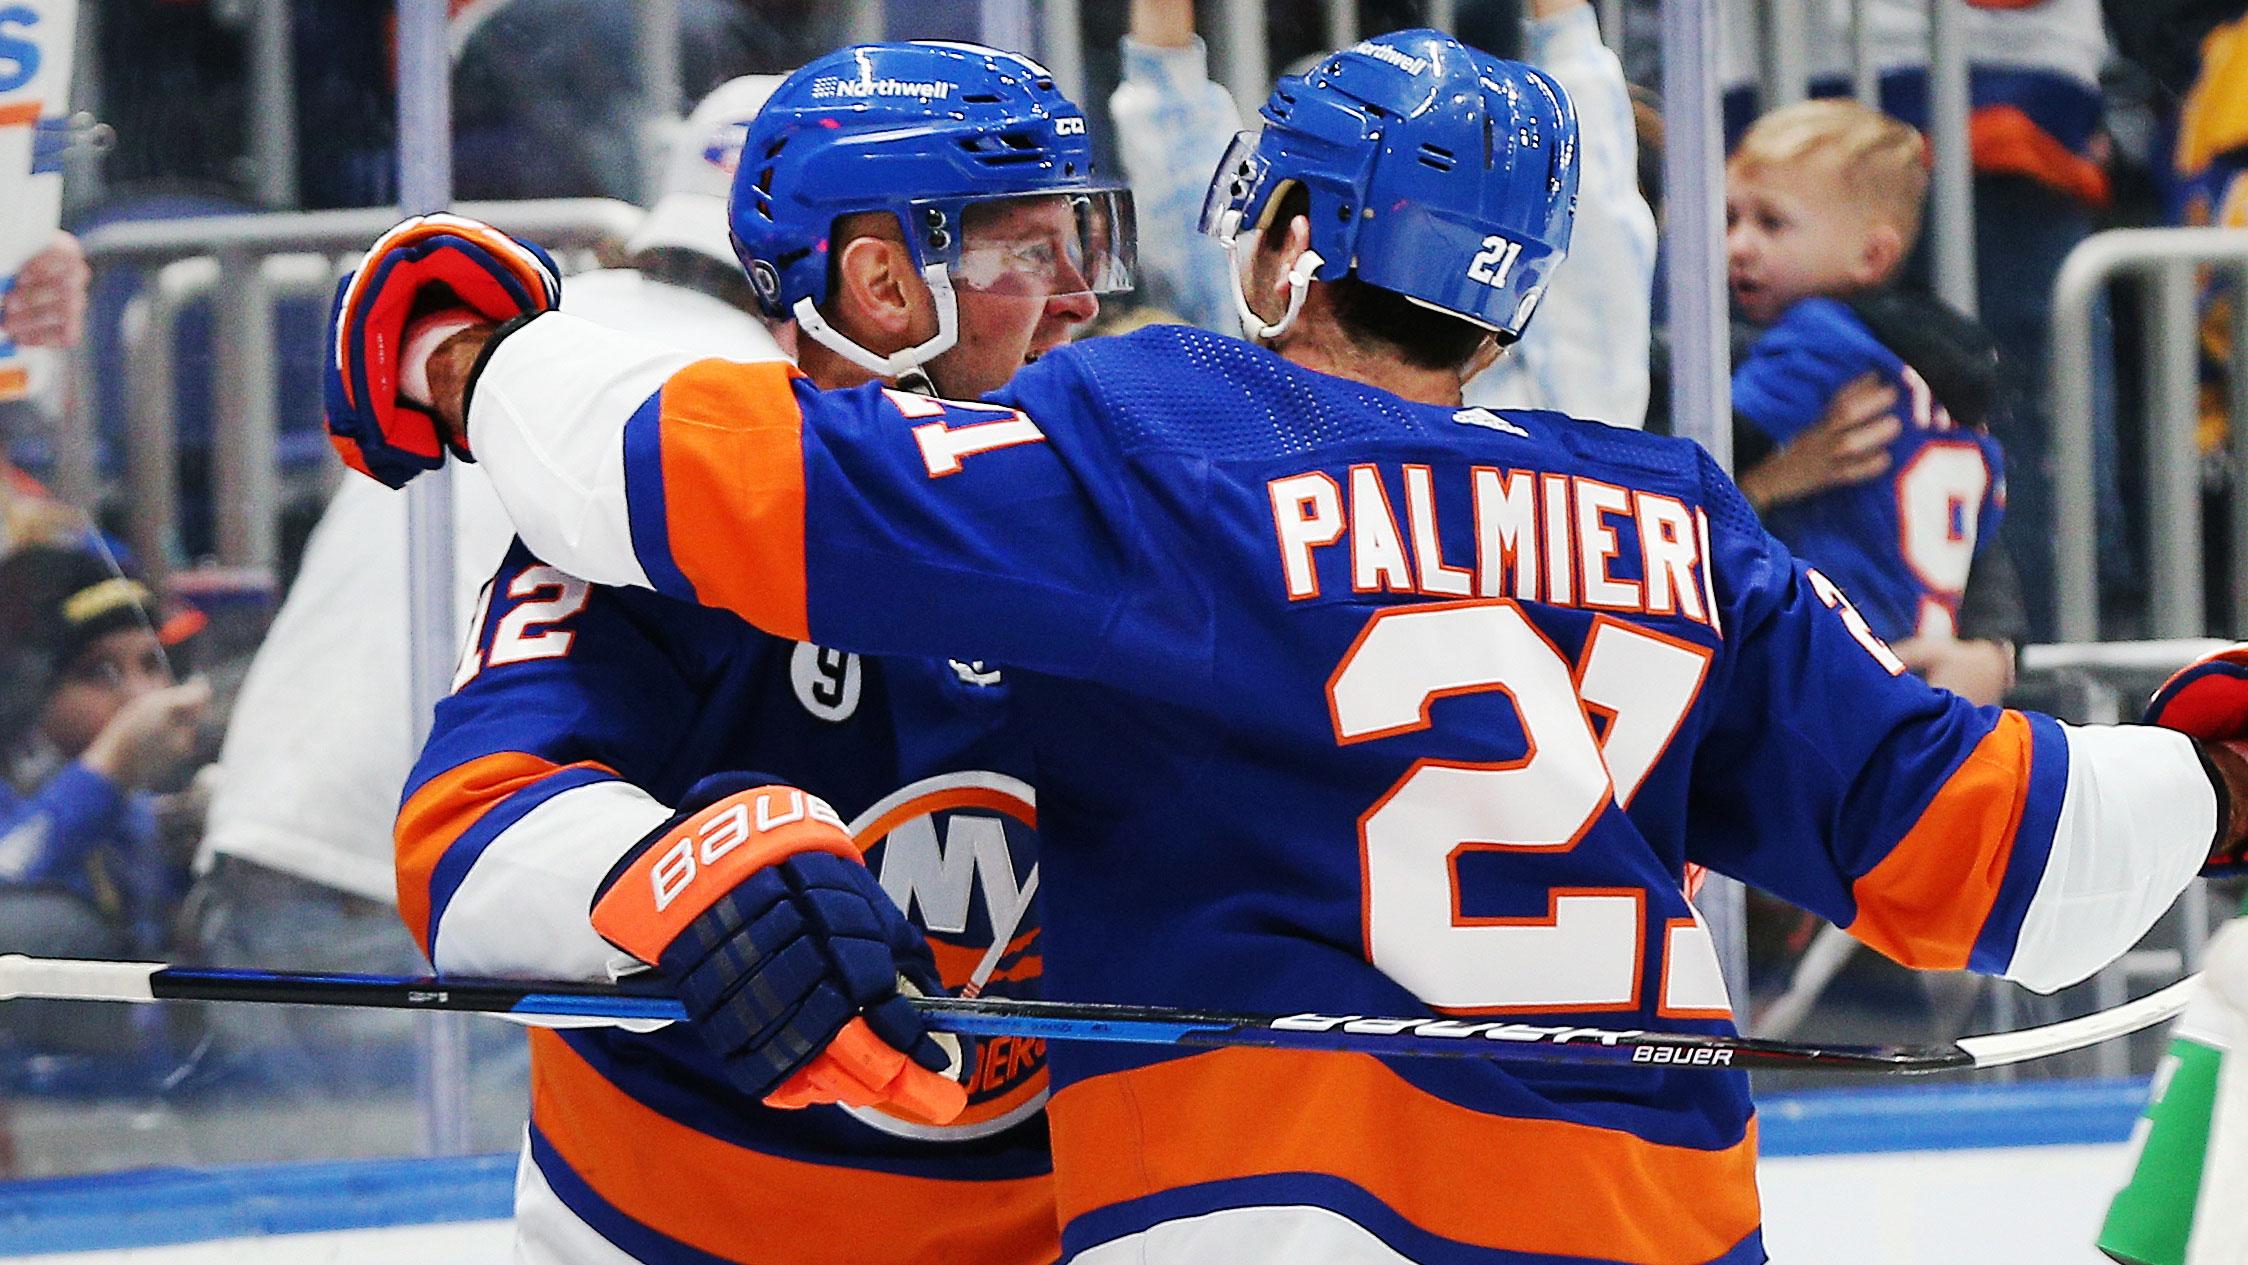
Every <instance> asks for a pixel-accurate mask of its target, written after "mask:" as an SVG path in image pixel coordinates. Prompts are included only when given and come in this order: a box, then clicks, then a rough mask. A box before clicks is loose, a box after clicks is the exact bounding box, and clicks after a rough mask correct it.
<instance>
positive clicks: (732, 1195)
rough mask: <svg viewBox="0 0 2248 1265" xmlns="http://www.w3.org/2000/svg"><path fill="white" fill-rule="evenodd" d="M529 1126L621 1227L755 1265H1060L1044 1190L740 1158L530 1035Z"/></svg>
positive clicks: (545, 1036)
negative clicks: (622, 1220)
mask: <svg viewBox="0 0 2248 1265" xmlns="http://www.w3.org/2000/svg"><path fill="white" fill-rule="evenodd" d="M531 1118H532V1119H533V1120H534V1121H536V1122H537V1124H538V1127H539V1131H540V1132H541V1133H542V1134H544V1135H545V1136H546V1139H547V1140H548V1141H549V1142H550V1143H552V1144H553V1146H554V1149H555V1151H556V1153H558V1154H559V1155H561V1157H562V1158H563V1160H564V1162H566V1163H568V1164H569V1166H570V1168H571V1169H572V1170H573V1171H575V1172H576V1173H577V1175H578V1176H579V1177H581V1178H583V1179H584V1180H585V1182H586V1183H587V1184H588V1185H590V1186H591V1187H593V1189H594V1190H595V1191H596V1192H598V1193H599V1194H600V1196H601V1197H602V1198H603V1199H605V1200H607V1201H608V1202H609V1203H610V1204H611V1205H613V1206H614V1207H615V1208H616V1209H617V1210H618V1211H620V1212H622V1213H623V1214H624V1215H626V1216H628V1217H631V1218H632V1219H634V1220H635V1221H638V1222H640V1223H642V1224H643V1225H646V1226H649V1227H650V1228H652V1229H654V1230H656V1231H658V1232H659V1233H662V1234H665V1235H668V1236H669V1237H671V1238H674V1239H677V1240H679V1241H680V1242H682V1243H686V1244H688V1245H689V1246H691V1247H695V1248H699V1249H700V1250H702V1251H705V1252H709V1253H711V1254H712V1255H714V1256H718V1257H722V1258H724V1259H726V1260H729V1261H742V1262H755V1265H824V1263H825V1262H831V1261H854V1262H860V1263H861V1265H880V1263H881V1262H897V1263H898V1265H909V1263H912V1265H918V1263H920V1262H936V1261H973V1262H977V1263H978V1265H1016V1263H1020V1265H1043V1263H1044V1262H1049V1261H1052V1260H1053V1259H1054V1258H1056V1257H1058V1256H1060V1255H1061V1236H1060V1230H1059V1228H1058V1223H1057V1222H1056V1221H1055V1219H1054V1204H1053V1184H1052V1182H1051V1181H1049V1180H1048V1179H1046V1178H1043V1177H1037V1178H1017V1179H1010V1180H997V1181H962V1182H951V1181H941V1180H937V1179H935V1178H927V1177H905V1176H900V1175H897V1174H894V1173H880V1172H871V1171H867V1170H864V1169H854V1168H849V1167H846V1166H844V1165H842V1164H836V1165H827V1164H811V1163H806V1162H804V1161H801V1160H792V1159H786V1158H782V1157H780V1156H775V1155H765V1154H761V1153H759V1152H756V1151H751V1150H747V1149H745V1148H743V1147H739V1146H735V1145H733V1144H732V1143H729V1142H725V1141H721V1140H720V1139H718V1138H714V1137H711V1136H710V1135H708V1134H705V1133H699V1132H697V1131H695V1130H693V1129H690V1128H688V1127H687V1126H685V1125H682V1124H680V1123H679V1122H677V1121H675V1120H673V1119H671V1118H670V1117H668V1116H665V1115H663V1114H662V1113H660V1112H657V1111H654V1110H652V1109H650V1108H648V1107H647V1106H644V1105H643V1104H641V1103H639V1102H636V1101H634V1100H633V1099H632V1098H631V1097H629V1096H627V1095H626V1094H625V1093H624V1092H623V1091H621V1090H619V1089H618V1088H617V1087H616V1086H614V1085H612V1084H610V1083H609V1082H608V1081H607V1080H606V1079H604V1078H603V1077H602V1076H601V1074H600V1073H599V1072H597V1071H595V1070H594V1069H593V1068H592V1067H591V1066H590V1065H588V1064H587V1063H586V1061H585V1060H584V1059H582V1058H580V1057H578V1055H577V1053H576V1052H575V1051H573V1050H571V1049H570V1047H569V1046H568V1045H567V1044H565V1043H564V1042H563V1040H562V1039H561V1038H560V1037H558V1036H556V1035H555V1034H554V1033H552V1032H549V1031H545V1030H543V1029H533V1030H532V1032H531Z"/></svg>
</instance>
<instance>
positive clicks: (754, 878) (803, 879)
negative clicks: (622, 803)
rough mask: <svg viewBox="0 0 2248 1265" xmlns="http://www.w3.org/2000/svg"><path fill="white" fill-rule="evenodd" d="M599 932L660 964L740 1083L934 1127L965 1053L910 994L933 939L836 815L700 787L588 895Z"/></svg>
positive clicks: (924, 990)
mask: <svg viewBox="0 0 2248 1265" xmlns="http://www.w3.org/2000/svg"><path fill="white" fill-rule="evenodd" d="M592 917H593V929H594V930H595V931H597V932H599V933H600V934H601V935H602V937H603V938H605V939H607V940H608V941H609V943H611V944H613V945H615V946H617V947H618V948H620V949H622V950H624V951H625V952H626V953H629V954H631V955H632V956H633V957H635V958H637V959H639V960H640V961H642V962H646V963H648V964H649V965H651V966H653V967H655V968H656V970H657V971H658V972H659V973H660V974H662V976H663V978H664V979H665V981H666V982H668V983H669V984H670V985H671V986H672V988H673V990H674V991H675V992H676V993H677V994H678V996H679V1000H680V1001H681V1002H682V1003H683V1004H684V1005H685V1006H686V1009H687V1015H688V1018H689V1020H690V1021H691V1024H692V1027H693V1030H694V1032H695V1033H696V1035H697V1036H699V1037H701V1038H702V1040H703V1042H704V1044H705V1045H707V1046H708V1047H709V1049H710V1051H711V1053H712V1054H714V1055H716V1056H717V1058H718V1060H719V1063H720V1065H721V1066H722V1067H723V1068H724V1070H725V1073H726V1077H727V1079H728V1080H729V1081H731V1082H732V1083H733V1084H734V1085H735V1087H736V1088H738V1089H740V1090H741V1091H742V1092H744V1093H747V1094H750V1095H752V1096H754V1097H757V1098H760V1099H763V1100H764V1101H765V1102H767V1103H768V1104H770V1105H772V1106H777V1107H805V1106H811V1105H814V1104H818V1103H836V1102H840V1103H845V1104H848V1105H850V1106H854V1107H877V1106H878V1107H885V1108H887V1109H889V1110H891V1111H893V1112H895V1113H897V1114H899V1115H903V1116H906V1117H908V1118H910V1119H913V1120H917V1121H920V1122H922V1123H927V1124H944V1123H946V1122H948V1121H950V1120H952V1119H953V1118H954V1117H956V1116H958V1115H959V1114H960V1112H961V1111H962V1109H964V1108H965V1107H966V1106H967V1102H968V1095H967V1091H966V1089H965V1088H963V1087H962V1085H961V1083H960V1080H959V1079H958V1077H959V1076H960V1074H961V1072H962V1069H964V1068H967V1067H972V1066H974V1060H973V1058H972V1057H971V1053H970V1050H969V1049H968V1043H967V1042H965V1041H964V1040H962V1039H961V1038H957V1037H954V1036H952V1035H950V1034H941V1033H932V1032H930V1031H929V1030H928V1027H927V1025H925V1024H924V1023H923V1022H922V1020H921V1016H920V1013H919V1012H918V1011H916V1010H915V1009H914V1008H913V1006H912V1004H911V1002H910V1001H908V1000H907V999H908V998H909V997H911V996H914V995H917V994H928V993H939V992H942V991H943V989H942V987H941V986H940V984H939V983H938V980H937V973H936V966H935V962H934V961H933V960H932V959H931V957H930V954H929V946H928V942H927V941H925V940H924V939H922V936H921V933H920V932H919V931H918V930H916V929H915V928H914V926H913V924H911V923H909V922H907V921H906V918H905V915H904V914H903V913H901V912H900V911H899V909H898V907H897V905H896V903H895V902H893V901H892V900H891V899H890V897H889V896H888V894H886V893H885V892H883V890H882V889H881V887H880V886H879V885H877V884H876V883H875V881H874V876H873V875H872V874H870V873H868V871H867V868H866V862H865V860H864V859H863V858H862V857H861V856H860V854H859V849H858V846H857V845H856V844H855V843H853V842H852V841H851V837H850V835H849V834H847V833H845V831H844V829H843V826H842V823H841V821H840V820H839V819H838V818H837V816H836V814H835V810H834V809H832V808H829V807H828V806H827V804H825V803H824V802H822V801H821V800H820V799H819V798H818V797H816V796H813V795H809V794H806V793H805V792H803V791H800V790H797V789H795V788H793V787H789V786H785V785H778V784H775V783H774V782H773V780H772V779H767V778H761V777H758V776H756V775H754V774H743V773H730V774H720V775H718V776H716V777H710V778H705V779H703V781H702V782H700V783H698V784H697V785H696V786H695V788H694V789H693V790H692V791H690V792H688V794H687V797H686V798H685V800H683V801H682V802H681V804H680V807H679V811H678V812H677V813H675V814H674V815H673V816H672V818H671V819H670V820H669V821H667V822H665V823H664V824H663V825H661V826H659V827H657V828H656V829H655V830H653V831H651V832H649V834H648V836H647V837H646V838H644V839H642V840H641V841H640V842H639V843H638V844H636V845H634V847H633V848H632V849H631V850H630V851H628V852H627V853H626V854H625V855H624V857H623V858H622V859H621V860H620V861H618V863H617V865H616V867H615V868H614V869H613V870H611V871H610V873H609V876H608V878H607V879H606V880H604V881H603V883H602V884H601V888H600V890H599V891H598V892H597V893H595V896H594V903H593V911H592Z"/></svg>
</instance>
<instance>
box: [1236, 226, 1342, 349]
mask: <svg viewBox="0 0 2248 1265" xmlns="http://www.w3.org/2000/svg"><path fill="white" fill-rule="evenodd" d="M1240 236H1241V212H1240V211H1238V210H1232V211H1227V212H1226V213H1225V222H1224V223H1223V224H1222V225H1221V226H1220V227H1219V230H1218V233H1217V238H1218V244H1219V245H1221V246H1223V247H1225V256H1226V263H1227V264H1228V265H1229V266H1228V268H1227V272H1229V273H1230V274H1231V275H1232V278H1233V305H1234V307H1235V309H1236V310H1237V311H1239V313H1240V315H1241V336H1242V337H1244V338H1246V339H1248V340H1249V341H1250V342H1253V343H1254V342H1264V341H1266V340H1267V339H1273V338H1278V337H1280V336H1281V335H1282V334H1284V333H1286V332H1287V331H1288V328H1289V327H1290V326H1292V325H1294V324H1295V323H1296V315H1297V314H1298V313H1300V312H1302V311H1303V310H1304V296H1305V295H1307V294H1309V293H1310V292H1311V282H1312V278H1313V277H1314V276H1315V275H1316V274H1317V273H1318V271H1319V270H1320V269H1321V268H1324V267H1326V266H1327V261H1326V260H1324V259H1321V258H1320V257H1319V252H1318V251H1316V250H1311V249H1308V248H1307V249H1305V251H1304V253H1303V254H1301V255H1298V256H1296V262H1295V264H1294V266H1293V267H1291V268H1289V269H1288V310H1287V311H1285V312H1282V313H1281V314H1280V319H1279V320H1278V321H1275V322H1273V323H1272V324H1269V325H1268V324H1266V323H1265V319H1264V318H1263V317H1261V316H1259V315H1257V312H1256V309H1255V308H1252V307H1250V306H1249V294H1248V290H1247V288H1246V287H1247V283H1246V282H1244V281H1243V280H1242V277H1241V272H1242V269H1241V243H1240Z"/></svg>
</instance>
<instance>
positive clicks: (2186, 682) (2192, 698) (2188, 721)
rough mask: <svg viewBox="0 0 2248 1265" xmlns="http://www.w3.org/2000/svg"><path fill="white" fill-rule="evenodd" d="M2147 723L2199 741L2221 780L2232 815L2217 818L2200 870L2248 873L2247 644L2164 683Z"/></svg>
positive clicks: (2182, 670)
mask: <svg viewBox="0 0 2248 1265" xmlns="http://www.w3.org/2000/svg"><path fill="white" fill-rule="evenodd" d="M2145 719H2146V723H2148V724H2150V725H2160V726H2162V727H2163V728H2165V729H2175V730H2178V731H2179V732H2180V733H2185V734H2190V735H2192V736H2193V737H2195V738H2198V739H2200V740H2201V751H2202V755H2203V756H2204V758H2206V759H2207V760H2208V761H2209V764H2210V766H2211V767H2212V768H2213V769H2215V770H2216V773H2217V776H2218V778H2219V779H2220V780H2221V781H2222V782H2223V783H2224V786H2225V792H2226V798H2227V799H2228V800H2229V801H2230V807H2231V813H2230V819H2229V820H2227V821H2224V822H2220V823H2218V828H2217V835H2218V838H2217V842H2216V845H2215V846H2214V847H2213V848H2212V849H2211V851H2210V854H2209V865H2208V868H2207V869H2205V870H2204V871H2203V872H2204V873H2222V874H2240V873H2248V644H2244V645H2234V646H2227V647H2225V648H2224V649H2222V650H2218V651H2215V652H2214V653H2211V654H2206V655H2203V656H2202V657H2201V658H2199V659H2196V660H2194V661H2193V662H2192V663H2189V664H2187V665H2186V666H2184V667H2183V668H2180V669H2178V672H2177V674H2176V675H2175V676H2172V677H2171V678H2170V679H2169V680H2167V681H2165V682H2163V683H2162V688H2161V689H2159V690H2156V691H2155V692H2154V698H2153V700H2152V701H2150V702H2149V703H2148V704H2147V712H2146V717H2145Z"/></svg>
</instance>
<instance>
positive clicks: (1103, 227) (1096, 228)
mask: <svg viewBox="0 0 2248 1265" xmlns="http://www.w3.org/2000/svg"><path fill="white" fill-rule="evenodd" d="M962 223H963V226H964V227H963V230H962V233H961V241H960V257H959V259H958V260H957V261H956V262H955V263H954V264H953V265H952V270H951V272H952V284H953V285H955V286H957V287H959V288H961V289H963V290H975V291H978V292H981V293H984V294H998V295H1006V296H1010V297H1019V298H1027V299H1053V298H1060V297H1064V296H1068V295H1077V294H1118V293H1121V292H1123V291H1126V290H1129V289H1131V288H1132V283H1133V275H1132V274H1133V270H1134V267H1135V265H1136V263H1137V254H1138V229H1137V227H1136V226H1135V224H1134V222H1133V219H1132V195H1131V193H1130V192H1129V191H1128V190H1123V189H1089V190H1083V191H1077V192H1070V193H1036V194H1025V195H1023V196H1022V197H1017V198H1001V199H994V200H991V201H985V202H978V203H976V204H975V205H973V206H971V207H969V208H968V209H967V211H966V213H965V214H964V215H963V216H962Z"/></svg>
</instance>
